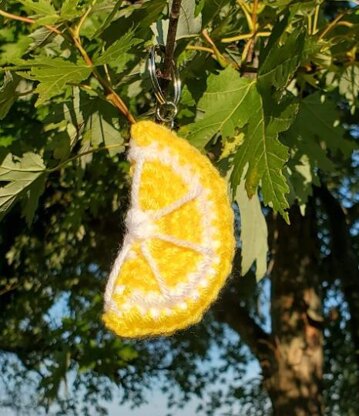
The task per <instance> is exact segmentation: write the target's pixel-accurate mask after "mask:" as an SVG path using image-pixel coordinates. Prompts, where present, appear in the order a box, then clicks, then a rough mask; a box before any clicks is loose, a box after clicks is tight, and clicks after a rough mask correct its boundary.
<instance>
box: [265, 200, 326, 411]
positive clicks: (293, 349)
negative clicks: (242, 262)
mask: <svg viewBox="0 0 359 416" xmlns="http://www.w3.org/2000/svg"><path fill="white" fill-rule="evenodd" d="M290 218H291V222H292V224H291V226H288V225H287V224H285V223H284V221H283V220H282V219H281V218H278V220H277V227H276V241H275V258H274V261H275V263H274V268H273V272H272V274H271V280H272V285H271V319H272V331H273V332H272V333H273V338H274V340H275V350H274V351H275V353H274V361H273V362H274V366H273V368H272V372H271V375H270V377H268V378H267V379H266V380H265V382H264V385H265V387H266V389H267V391H268V393H269V396H270V398H271V400H272V403H273V408H274V414H275V415H276V416H290V415H295V416H308V415H311V416H319V415H322V414H323V398H322V374H323V336H322V329H321V324H322V314H321V296H320V285H319V279H318V274H317V273H316V270H317V264H318V246H317V237H316V226H315V223H316V220H315V212H314V208H313V206H311V205H308V207H307V212H306V215H305V216H304V217H303V216H301V214H300V212H299V208H298V207H294V208H292V210H291V213H290Z"/></svg>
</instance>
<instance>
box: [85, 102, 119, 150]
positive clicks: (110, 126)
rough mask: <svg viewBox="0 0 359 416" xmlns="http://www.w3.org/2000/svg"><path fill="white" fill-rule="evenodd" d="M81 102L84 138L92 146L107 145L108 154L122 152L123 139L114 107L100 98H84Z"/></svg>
mask: <svg viewBox="0 0 359 416" xmlns="http://www.w3.org/2000/svg"><path fill="white" fill-rule="evenodd" d="M81 103H82V105H83V108H84V111H83V117H84V121H85V128H84V131H85V139H87V140H89V141H90V143H91V145H92V146H93V147H98V146H99V145H101V144H104V145H105V146H109V147H110V148H109V153H110V155H114V154H117V153H122V152H123V151H124V146H123V144H124V140H123V137H122V135H121V132H120V126H119V122H118V115H117V113H116V111H115V110H114V108H113V107H112V106H111V105H109V104H108V103H105V102H103V101H102V100H100V99H92V98H91V99H90V98H84V99H82V100H81Z"/></svg>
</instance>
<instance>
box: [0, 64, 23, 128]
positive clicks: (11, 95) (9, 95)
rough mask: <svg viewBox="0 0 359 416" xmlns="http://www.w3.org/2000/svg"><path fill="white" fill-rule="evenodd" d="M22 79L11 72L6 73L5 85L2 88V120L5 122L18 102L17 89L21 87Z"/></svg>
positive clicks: (0, 114)
mask: <svg viewBox="0 0 359 416" xmlns="http://www.w3.org/2000/svg"><path fill="white" fill-rule="evenodd" d="M20 79H21V78H20V77H19V76H18V75H16V74H11V73H10V72H6V73H5V78H4V84H3V86H2V87H1V88H0V120H3V119H4V118H5V116H6V115H7V113H8V112H9V110H10V108H11V107H12V105H13V104H14V102H15V101H16V100H17V97H18V94H17V92H16V88H17V86H18V85H19V82H20Z"/></svg>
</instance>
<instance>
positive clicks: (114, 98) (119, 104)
mask: <svg viewBox="0 0 359 416" xmlns="http://www.w3.org/2000/svg"><path fill="white" fill-rule="evenodd" d="M70 33H71V35H72V39H73V41H74V44H75V46H76V48H77V49H78V50H79V52H80V53H81V55H82V58H83V60H84V61H85V63H86V64H87V65H88V66H90V67H91V68H92V73H93V75H94V76H95V77H96V79H97V80H98V81H99V83H100V84H101V85H102V87H103V88H104V90H105V93H106V99H107V101H109V102H110V103H111V104H112V105H114V106H115V107H116V108H117V109H118V110H119V111H120V112H121V113H122V114H123V115H124V116H125V117H126V118H127V120H128V122H129V123H130V124H133V123H135V122H136V120H135V118H134V117H133V115H132V114H131V113H130V111H129V109H128V108H127V106H126V104H125V103H124V102H123V101H122V99H121V97H120V96H119V95H118V94H117V92H116V91H114V89H113V88H112V86H111V85H110V83H109V82H108V81H107V80H106V79H105V78H103V77H102V76H101V75H100V74H99V72H98V71H97V68H96V67H95V66H94V65H93V62H92V59H91V58H90V57H89V55H88V53H87V52H86V50H85V49H84V48H83V46H82V43H81V39H80V37H79V36H78V34H77V31H76V29H75V30H71V29H70Z"/></svg>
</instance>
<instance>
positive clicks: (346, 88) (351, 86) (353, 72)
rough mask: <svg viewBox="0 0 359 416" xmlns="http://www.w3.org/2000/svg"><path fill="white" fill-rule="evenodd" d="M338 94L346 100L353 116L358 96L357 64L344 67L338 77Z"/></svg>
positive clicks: (358, 69)
mask: <svg viewBox="0 0 359 416" xmlns="http://www.w3.org/2000/svg"><path fill="white" fill-rule="evenodd" d="M339 93H340V94H342V95H343V96H344V97H345V98H346V99H347V100H348V103H349V105H350V109H351V112H352V114H354V112H355V109H356V104H357V101H358V96H359V64H358V63H354V64H352V65H348V66H346V67H344V70H343V72H342V73H341V74H340V75H339Z"/></svg>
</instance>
